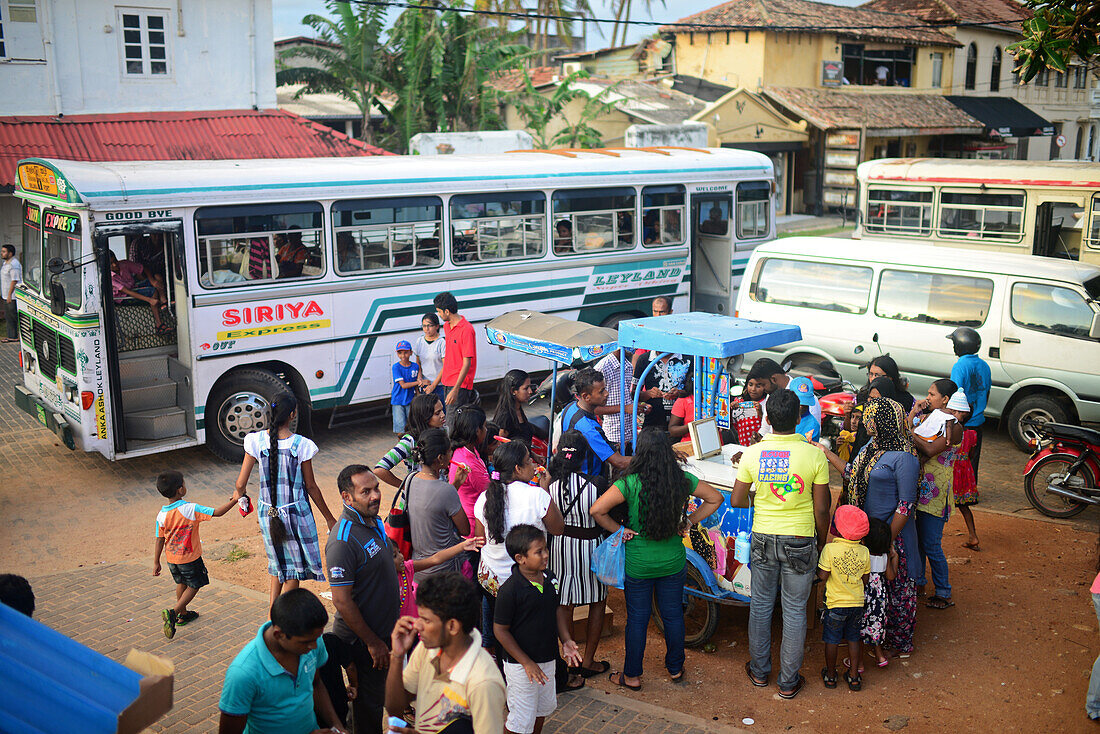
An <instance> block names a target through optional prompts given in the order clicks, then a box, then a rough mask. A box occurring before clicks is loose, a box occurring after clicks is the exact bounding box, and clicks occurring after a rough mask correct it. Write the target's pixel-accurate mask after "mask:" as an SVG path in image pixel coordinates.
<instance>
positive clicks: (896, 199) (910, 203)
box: [863, 189, 932, 236]
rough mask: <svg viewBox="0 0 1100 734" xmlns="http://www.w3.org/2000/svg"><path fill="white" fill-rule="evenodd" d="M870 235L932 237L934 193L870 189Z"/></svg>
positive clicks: (867, 227)
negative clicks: (872, 233) (875, 233)
mask: <svg viewBox="0 0 1100 734" xmlns="http://www.w3.org/2000/svg"><path fill="white" fill-rule="evenodd" d="M863 229H864V231H866V232H877V233H882V234H915V235H922V236H927V235H930V234H932V189H923V190H920V191H914V190H911V189H909V190H898V189H868V190H867V215H866V218H865V220H864V223H863Z"/></svg>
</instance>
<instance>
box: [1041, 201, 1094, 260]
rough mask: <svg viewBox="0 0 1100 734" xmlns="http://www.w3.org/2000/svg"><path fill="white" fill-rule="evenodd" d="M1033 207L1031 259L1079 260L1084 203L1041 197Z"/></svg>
mask: <svg viewBox="0 0 1100 734" xmlns="http://www.w3.org/2000/svg"><path fill="white" fill-rule="evenodd" d="M1036 196H1038V197H1039V205H1038V206H1037V207H1035V238H1034V244H1033V245H1032V251H1031V252H1032V254H1033V255H1042V256H1044V257H1060V258H1064V259H1067V260H1080V259H1081V233H1082V232H1083V231H1084V226H1085V201H1084V199H1082V198H1081V197H1074V196H1056V197H1050V196H1044V195H1043V194H1041V193H1039V194H1036Z"/></svg>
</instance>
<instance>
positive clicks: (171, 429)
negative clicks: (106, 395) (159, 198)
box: [95, 220, 195, 455]
mask: <svg viewBox="0 0 1100 734" xmlns="http://www.w3.org/2000/svg"><path fill="white" fill-rule="evenodd" d="M95 248H96V253H97V262H98V263H99V265H100V274H101V278H102V280H101V287H100V290H101V293H102V310H103V331H104V337H105V341H106V343H107V348H106V353H107V370H108V379H109V384H110V386H111V394H112V395H113V396H116V397H115V399H114V400H112V404H111V416H112V420H113V422H114V425H115V432H114V435H115V450H116V452H118V453H120V454H122V453H125V454H129V455H134V452H139V453H140V452H143V451H142V450H143V449H148V450H163V449H164V448H165V447H167V446H171V445H173V444H182V445H186V444H188V443H194V437H195V410H194V404H193V402H194V400H193V393H192V390H191V384H192V380H191V370H192V365H191V345H190V331H189V309H188V294H187V277H186V270H185V268H184V257H183V254H184V250H183V225H182V223H181V222H180V221H178V220H175V221H163V222H149V223H141V224H119V225H106V226H100V227H98V228H97V229H96V234H95ZM116 268H117V273H116ZM116 275H117V276H118V277H117V278H115V277H113V276H116ZM116 285H118V286H120V287H119V288H118V289H116Z"/></svg>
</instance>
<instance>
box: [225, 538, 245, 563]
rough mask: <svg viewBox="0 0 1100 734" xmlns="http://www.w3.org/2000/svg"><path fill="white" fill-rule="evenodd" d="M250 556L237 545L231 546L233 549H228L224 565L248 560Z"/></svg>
mask: <svg viewBox="0 0 1100 734" xmlns="http://www.w3.org/2000/svg"><path fill="white" fill-rule="evenodd" d="M251 555H252V554H251V553H249V552H248V551H247V550H245V549H244V548H242V547H240V546H239V545H237V544H235V543H234V544H233V547H232V548H230V549H229V552H228V553H226V554H225V562H226V563H235V562H236V561H242V560H244V559H245V558H248V557H249V556H251Z"/></svg>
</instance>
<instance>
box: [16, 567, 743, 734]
mask: <svg viewBox="0 0 1100 734" xmlns="http://www.w3.org/2000/svg"><path fill="white" fill-rule="evenodd" d="M218 565H219V564H217V563H214V564H212V568H211V572H212V575H214V576H216V575H217V566H218ZM31 583H32V585H33V587H34V592H35V595H36V596H37V612H36V614H35V617H36V618H37V619H38V620H39V621H40V622H42V623H44V624H46V625H49V626H50V627H52V628H54V629H56V630H57V631H59V632H61V633H62V634H65V635H68V636H69V637H72V638H73V639H74V640H76V641H78V642H81V643H83V644H85V645H87V646H88V647H90V648H92V649H93V650H96V651H98V652H101V653H103V654H104V655H107V656H108V657H110V658H112V659H113V660H117V661H120V662H121V661H122V660H123V658H125V657H126V654H127V653H128V652H129V651H130V648H132V647H133V648H137V649H138V650H144V651H146V652H151V653H154V654H156V655H161V656H164V657H167V658H169V659H171V660H172V662H173V663H174V664H175V666H176V680H175V697H174V698H175V705H174V706H173V708H172V710H171V711H170V712H169V713H168V715H167V716H165V717H164V718H163V719H161V720H160V721H159V722H157V724H156V725H155V726H154V727H153V730H154V731H157V732H189V733H190V732H194V733H196V734H198V733H199V732H214V731H217V726H218V697H219V696H220V695H221V688H222V681H223V679H224V677H225V669H226V667H228V665H229V663H230V661H231V660H232V659H233V657H234V655H236V653H237V651H238V650H239V649H240V648H241V647H242V646H244V644H245V643H246V642H248V640H250V639H251V638H252V637H253V636H254V635H255V634H256V630H257V628H258V627H259V626H260V624H262V623H263V622H264V620H265V619H266V606H267V598H266V596H265V595H263V594H260V593H258V592H255V591H251V590H249V589H244V588H241V587H238V586H232V585H230V584H225V583H221V582H218V581H213V582H212V583H211V585H210V586H209V587H207V588H204V589H203V590H202V591H201V592H199V595H198V597H196V600H195V603H194V604H193V605H192V606H193V608H194V610H195V611H197V612H199V613H200V615H201V616H200V617H199V619H197V620H196V621H194V622H192V623H191V624H189V625H187V626H186V627H180V628H178V629H177V630H176V636H175V638H174V639H172V640H168V639H165V637H164V634H163V633H162V632H161V621H160V610H161V609H162V608H163V607H164V606H165V603H166V600H167V599H168V598H169V597H170V596H171V594H172V590H173V588H174V587H173V585H172V583H171V579H170V577H166V576H162V577H160V578H154V577H153V576H152V575H151V574H150V572H149V569H148V568H147V567H146V566H145V565H141V566H139V565H137V564H129V563H116V564H105V563H96V564H94V565H88V566H85V567H83V568H78V569H76V570H73V571H66V572H64V573H57V574H52V575H48V576H42V577H38V578H33V579H31ZM558 703H559V706H558V710H557V711H556V712H555V713H554V715H553V716H552V717H551V718H550V720H549V721H548V722H547V725H546V728H545V729H544V730H543V731H545V732H547V734H552V733H553V732H560V733H561V734H566V733H568V734H589V733H591V734H596V733H597V732H598V733H600V734H606V733H610V732H630V733H631V734H637V733H640V732H645V733H646V734H673V733H674V732H675V733H676V734H704V733H705V732H715V731H734V730H733V729H729V728H725V729H716V728H714V727H712V726H709V723H710V722H705V721H702V720H699V719H695V718H693V717H690V716H684V715H682V714H678V713H676V712H673V711H667V710H664V709H659V708H657V707H655V706H650V705H648V704H645V703H639V702H635V701H631V700H629V699H626V698H624V697H621V696H615V695H613V694H606V693H603V692H602V691H598V690H595V689H592V690H587V689H586V690H584V691H581V692H579V693H575V694H566V695H563V696H561V698H560V699H559V702H558Z"/></svg>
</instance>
